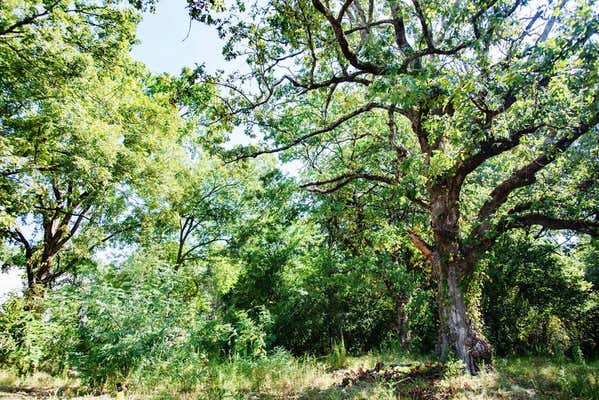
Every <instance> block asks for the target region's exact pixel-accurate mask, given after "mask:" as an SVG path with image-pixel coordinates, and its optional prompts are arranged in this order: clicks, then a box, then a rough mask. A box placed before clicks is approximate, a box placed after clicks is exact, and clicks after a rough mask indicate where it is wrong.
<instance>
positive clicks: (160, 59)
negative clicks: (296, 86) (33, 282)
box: [0, 0, 233, 303]
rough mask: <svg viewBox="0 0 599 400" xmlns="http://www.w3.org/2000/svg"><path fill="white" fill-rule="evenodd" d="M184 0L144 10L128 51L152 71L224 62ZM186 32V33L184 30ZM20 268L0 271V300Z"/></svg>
mask: <svg viewBox="0 0 599 400" xmlns="http://www.w3.org/2000/svg"><path fill="white" fill-rule="evenodd" d="M185 5H186V2H185V0H161V1H160V3H159V4H158V8H157V10H156V12H155V13H154V14H150V13H146V14H144V17H143V20H142V22H141V23H140V24H139V26H138V29H137V34H138V40H139V43H138V44H137V45H136V46H135V47H134V48H133V51H132V52H131V55H132V56H133V58H135V59H136V60H139V61H142V62H143V63H145V64H146V65H147V66H148V68H149V69H150V70H151V71H152V72H154V73H162V72H168V73H171V74H178V73H179V72H180V71H181V69H182V68H183V67H185V66H193V65H195V64H202V63H205V65H206V70H207V71H208V72H214V71H216V70H217V69H223V70H225V71H227V72H230V70H231V69H230V68H232V67H233V66H231V67H229V68H228V66H229V64H228V63H226V62H225V60H224V58H223V56H222V54H221V47H222V44H223V43H222V41H221V40H220V39H219V37H218V35H217V33H216V30H215V29H214V28H213V27H208V26H205V25H203V24H200V23H197V22H194V23H192V24H191V25H190V23H189V16H188V15H187V10H186V8H185ZM188 33H189V34H188ZM21 273H22V271H17V270H11V271H8V272H6V273H0V303H2V302H3V301H4V300H5V299H6V298H7V296H8V294H10V293H11V292H20V291H21V290H22V289H23V281H22V279H21Z"/></svg>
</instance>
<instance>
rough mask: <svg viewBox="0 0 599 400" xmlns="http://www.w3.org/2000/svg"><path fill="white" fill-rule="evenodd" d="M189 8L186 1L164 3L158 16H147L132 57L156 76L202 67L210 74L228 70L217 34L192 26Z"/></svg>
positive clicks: (205, 28) (158, 10) (210, 28)
mask: <svg viewBox="0 0 599 400" xmlns="http://www.w3.org/2000/svg"><path fill="white" fill-rule="evenodd" d="M185 5H186V2H185V0H161V1H160V3H159V4H158V8H157V10H156V12H155V13H153V14H150V13H146V14H145V15H144V18H143V21H142V22H141V24H140V25H139V27H138V30H137V35H138V39H139V44H138V45H137V46H135V48H134V49H133V52H132V53H131V54H132V56H133V57H134V58H135V59H137V60H139V61H142V62H144V63H145V64H146V65H147V66H148V67H149V68H150V70H152V72H155V73H160V72H169V73H172V74H178V73H179V72H180V71H181V68H183V67H185V66H193V65H195V64H202V63H205V64H206V68H207V70H208V71H209V72H213V71H216V70H217V69H225V70H226V69H227V63H226V62H225V61H224V59H223V57H222V54H221V47H222V44H223V43H222V41H221V40H220V39H219V37H218V34H217V33H216V30H215V29H214V28H213V27H209V26H206V25H203V24H200V23H198V22H193V23H191V24H190V21H189V16H188V15H187V9H186V8H185ZM188 33H189V35H188Z"/></svg>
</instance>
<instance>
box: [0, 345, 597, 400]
mask: <svg viewBox="0 0 599 400" xmlns="http://www.w3.org/2000/svg"><path fill="white" fill-rule="evenodd" d="M339 361H340V360H335V364H339ZM341 361H343V362H342V364H347V366H346V367H345V368H338V369H333V368H331V362H330V360H322V359H315V358H302V359H297V358H293V357H291V356H289V355H287V354H285V355H275V356H273V357H267V358H265V359H262V360H252V361H250V360H237V361H231V362H229V363H225V364H220V365H218V366H214V367H209V368H207V369H206V371H205V375H204V378H203V379H202V380H200V381H199V382H197V383H196V384H194V385H192V386H191V387H190V386H189V385H184V384H183V383H182V382H181V381H179V382H178V383H177V382H176V381H169V383H165V382H162V383H158V382H153V383H150V382H146V383H145V384H141V383H135V382H133V381H131V382H129V383H125V384H126V385H127V386H126V387H127V396H126V399H128V400H137V399H148V398H151V399H159V400H169V399H182V400H192V399H194V400H195V399H211V400H212V399H247V400H291V399H293V400H310V399H314V400H335V399H422V400H428V399H598V400H599V383H598V379H599V361H596V362H577V363H574V362H571V361H567V360H565V359H560V358H556V359H547V358H534V357H526V358H510V359H499V360H497V362H496V365H495V367H494V368H493V370H489V371H485V372H483V373H481V375H480V376H478V377H474V378H473V377H469V376H464V375H462V374H461V373H460V371H459V364H457V363H453V364H451V363H450V364H449V367H448V368H445V369H444V370H440V369H439V368H438V367H437V366H436V364H435V363H430V362H423V359H422V358H418V357H412V358H409V357H404V358H402V359H401V360H397V359H395V360H393V359H392V358H391V357H390V356H382V355H380V354H378V355H367V356H362V357H355V358H351V357H350V358H348V359H347V360H341ZM377 362H381V363H382V365H381V364H379V367H378V368H376V364H377ZM393 364H401V365H395V366H393V367H392V365H393ZM337 366H338V365H337ZM132 387H135V389H133V388H132ZM104 391H105V394H98V393H96V394H95V395H91V394H89V390H87V389H85V388H84V386H82V385H81V383H80V382H79V381H78V380H77V379H73V378H70V379H69V378H63V379H57V378H52V377H50V376H48V375H46V374H40V373H38V374H35V375H34V376H31V377H27V378H18V377H15V376H14V374H12V373H9V372H7V371H4V372H1V373H0V400H8V399H15V400H39V399H81V400H83V399H85V400H108V399H113V398H114V393H113V392H112V391H111V389H110V387H109V385H107V387H106V388H105V389H104ZM85 392H88V394H86V393H85Z"/></svg>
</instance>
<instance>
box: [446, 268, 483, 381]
mask: <svg viewBox="0 0 599 400" xmlns="http://www.w3.org/2000/svg"><path fill="white" fill-rule="evenodd" d="M458 265H459V264H458ZM458 265H456V264H455V263H450V264H449V265H448V267H447V268H443V270H444V271H443V274H442V276H441V281H440V282H439V294H438V296H439V306H440V313H439V314H440V318H441V319H440V335H439V337H440V340H441V341H442V342H441V343H440V345H439V347H440V348H442V353H441V354H440V355H441V357H442V358H441V360H442V361H444V358H445V356H446V354H447V347H448V346H449V347H450V348H451V349H452V350H453V351H454V352H455V354H456V356H457V357H458V358H459V359H460V360H462V361H463V362H464V365H465V367H466V370H467V371H468V372H469V373H470V374H472V375H476V374H477V373H478V372H479V371H480V368H481V366H482V364H483V363H485V364H486V365H490V364H491V363H492V361H493V359H492V357H493V356H492V350H491V346H490V345H489V343H488V342H487V340H486V339H485V337H484V336H483V335H482V334H481V333H480V332H478V331H477V330H476V329H475V328H474V326H473V325H472V320H471V318H470V316H469V315H468V309H467V307H466V303H465V302H464V298H463V295H462V287H461V285H460V283H461V282H460V280H459V278H458V276H459V270H458V268H457V266H458Z"/></svg>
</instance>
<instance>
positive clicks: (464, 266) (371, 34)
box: [216, 0, 599, 374]
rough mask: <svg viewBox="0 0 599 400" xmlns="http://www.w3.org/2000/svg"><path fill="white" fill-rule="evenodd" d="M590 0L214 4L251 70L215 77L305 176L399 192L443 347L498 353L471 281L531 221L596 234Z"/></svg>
mask: <svg viewBox="0 0 599 400" xmlns="http://www.w3.org/2000/svg"><path fill="white" fill-rule="evenodd" d="M598 21H599V18H598V15H597V8H596V4H595V2H594V1H562V0H560V1H541V2H529V1H525V0H485V1H470V0H467V1H437V0H434V1H426V2H424V1H420V0H411V1H398V0H385V1H376V2H375V1H373V0H344V1H335V0H328V1H324V0H295V1H279V0H271V1H268V2H266V3H264V2H259V3H258V4H256V5H254V6H247V5H246V4H241V3H238V5H237V6H236V7H234V8H231V9H230V10H228V12H227V14H226V15H225V16H224V18H223V19H221V20H219V21H218V23H219V24H220V25H219V29H220V31H221V33H222V34H223V36H224V37H226V38H227V39H228V42H227V45H226V46H225V48H224V51H225V55H226V56H228V57H231V58H234V57H243V58H245V60H246V61H247V64H248V68H249V71H246V72H247V74H245V75H244V74H243V73H239V74H237V75H236V76H234V77H232V78H230V79H222V80H220V81H219V82H218V85H220V86H221V87H224V88H227V90H228V91H229V92H230V96H229V97H227V98H223V102H222V104H221V107H220V108H219V109H217V110H216V111H217V112H220V113H222V119H221V121H224V122H226V123H230V122H231V120H232V118H233V119H234V122H236V123H238V124H243V125H245V126H246V128H247V130H248V132H250V133H256V132H261V133H262V134H263V135H264V142H263V144H262V145H261V146H260V145H255V146H249V147H244V148H240V149H237V150H236V151H235V152H232V154H231V157H232V158H233V159H240V158H246V157H256V156H259V155H261V154H268V153H281V154H283V156H284V159H293V158H296V159H300V160H302V161H303V163H304V165H305V166H306V167H307V172H306V173H305V178H306V182H305V187H306V188H308V189H310V190H312V191H314V192H319V193H322V194H329V193H333V192H336V191H342V190H346V189H347V188H350V187H351V188H353V189H352V190H361V191H379V192H380V193H382V194H383V195H384V194H385V191H387V192H388V193H393V194H394V195H400V196H401V197H402V198H403V199H404V201H407V202H410V203H412V205H413V207H415V208H417V209H419V210H420V211H419V212H420V214H419V215H420V216H421V218H410V219H409V220H405V221H398V222H397V225H398V229H399V230H400V231H401V232H403V234H404V235H405V237H406V239H409V240H410V241H411V243H412V245H413V246H414V247H415V248H416V249H418V250H420V252H421V253H422V256H423V258H424V259H426V260H428V262H429V263H430V264H431V265H432V266H433V274H434V276H435V277H436V281H437V285H438V288H437V293H438V305H439V318H440V332H439V348H438V350H439V355H440V357H441V359H444V358H445V355H446V354H447V350H448V349H452V350H453V351H455V353H456V354H457V356H458V357H459V358H460V359H461V360H463V362H464V363H465V365H466V367H467V369H468V371H469V372H470V373H472V374H475V373H476V372H477V371H478V370H479V368H480V365H481V362H484V361H486V362H489V361H491V358H492V350H491V346H490V344H489V343H488V341H487V339H486V338H485V337H484V335H483V334H482V332H481V325H480V321H479V318H478V312H477V307H476V301H475V299H476V296H473V295H472V294H471V292H470V289H471V286H472V284H473V282H475V281H476V279H477V276H478V262H479V260H480V259H481V255H483V254H484V253H485V252H486V251H488V250H489V249H490V248H492V246H493V245H494V243H495V242H496V240H497V238H498V237H499V236H500V235H501V234H502V233H504V232H506V231H508V230H512V229H518V228H523V227H530V226H533V227H538V228H537V229H541V228H542V229H547V230H562V229H565V230H572V231H579V232H582V233H584V234H593V235H596V234H597V233H598V232H599V221H598V219H597V215H598V214H597V212H598V207H597V206H598V205H597V200H596V198H594V197H593V195H592V194H593V193H595V194H596V193H597V175H596V173H597V157H598V147H597V144H598V143H597V142H598V140H597V137H598V136H599V135H598V130H597V123H598V122H599V112H598V108H599V99H598V94H597V93H598V89H599V80H598V76H597V73H598V71H599V68H598V66H599V64H598V52H599V49H598V38H597V28H598Z"/></svg>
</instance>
